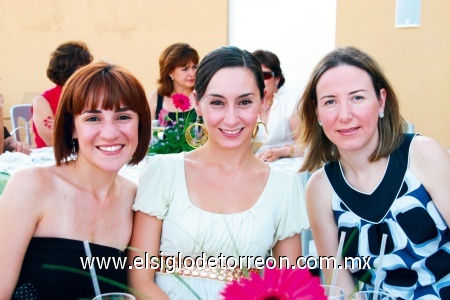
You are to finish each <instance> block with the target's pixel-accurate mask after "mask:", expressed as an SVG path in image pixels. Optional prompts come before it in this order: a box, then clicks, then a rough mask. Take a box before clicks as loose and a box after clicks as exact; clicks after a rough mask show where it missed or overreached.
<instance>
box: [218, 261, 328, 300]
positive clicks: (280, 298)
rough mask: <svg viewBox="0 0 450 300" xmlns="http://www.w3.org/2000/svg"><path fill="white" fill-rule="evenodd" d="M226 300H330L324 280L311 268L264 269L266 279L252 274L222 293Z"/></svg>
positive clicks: (228, 286) (229, 286) (230, 285)
mask: <svg viewBox="0 0 450 300" xmlns="http://www.w3.org/2000/svg"><path fill="white" fill-rule="evenodd" d="M221 294H222V296H223V299H225V300H244V299H246V300H267V299H273V300H288V299H289V300H326V299H327V297H326V296H325V292H324V289H323V288H322V287H321V286H320V279H319V278H318V277H315V276H312V275H311V274H310V272H309V271H308V269H279V268H266V269H264V277H261V276H260V275H259V274H256V273H251V274H250V277H247V278H243V279H241V280H240V281H239V282H237V281H233V282H232V283H230V284H229V285H227V286H226V287H225V289H224V290H223V291H222V292H221Z"/></svg>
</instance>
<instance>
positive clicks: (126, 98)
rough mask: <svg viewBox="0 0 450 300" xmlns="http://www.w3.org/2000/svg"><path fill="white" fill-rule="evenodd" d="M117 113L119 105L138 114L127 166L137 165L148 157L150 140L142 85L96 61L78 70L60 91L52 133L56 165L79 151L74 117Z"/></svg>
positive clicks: (130, 75) (129, 75)
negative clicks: (93, 112)
mask: <svg viewBox="0 0 450 300" xmlns="http://www.w3.org/2000/svg"><path fill="white" fill-rule="evenodd" d="M99 105H101V107H100V108H101V109H106V110H117V109H119V108H120V106H121V105H124V106H126V107H127V108H129V109H130V110H132V111H133V112H135V113H137V114H138V117H139V127H138V145H137V149H136V151H135V152H134V154H133V156H132V157H131V160H130V161H129V163H128V164H129V165H135V164H138V163H139V162H140V161H141V160H142V159H143V158H144V157H145V155H146V154H147V150H148V146H149V143H150V137H151V134H150V132H151V127H150V126H151V120H150V109H149V107H148V102H147V97H146V95H145V91H144V89H143V87H142V85H141V83H140V82H139V81H138V80H137V79H136V78H135V77H134V76H133V75H132V74H131V73H130V72H129V71H127V70H126V69H125V68H123V67H120V66H117V65H113V64H110V63H107V62H96V63H92V64H89V65H87V66H84V67H82V68H80V69H79V70H78V71H76V72H75V73H74V74H73V76H72V77H70V78H69V80H68V81H67V83H66V85H65V86H64V88H63V91H62V94H61V99H60V102H59V105H58V110H57V112H56V119H55V129H54V133H53V140H54V141H55V143H54V151H55V159H56V164H57V165H58V166H59V165H61V163H62V162H64V161H67V159H68V158H69V157H70V156H71V155H73V154H74V155H76V154H77V153H78V151H79V149H78V141H77V140H76V139H73V138H72V135H73V132H74V129H75V125H74V117H75V116H76V115H79V114H81V113H82V112H83V111H84V110H86V109H91V110H95V109H98V108H99Z"/></svg>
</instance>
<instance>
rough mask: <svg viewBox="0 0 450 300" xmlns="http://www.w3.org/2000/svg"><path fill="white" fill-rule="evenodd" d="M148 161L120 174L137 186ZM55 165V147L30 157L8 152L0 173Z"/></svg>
mask: <svg viewBox="0 0 450 300" xmlns="http://www.w3.org/2000/svg"><path fill="white" fill-rule="evenodd" d="M146 161H147V160H146V159H144V160H143V161H142V162H141V163H139V164H138V165H137V166H132V167H131V166H127V165H126V166H124V167H122V169H120V171H119V174H120V175H122V176H124V177H126V178H128V179H129V180H131V181H133V182H135V183H136V184H137V182H138V180H139V176H140V174H141V171H142V168H143V166H144V165H145V162H146ZM54 164H55V156H54V154H53V147H46V148H39V149H33V150H32V151H31V154H30V155H26V154H23V153H17V152H6V153H4V154H2V155H0V173H5V174H9V175H12V174H13V173H14V172H15V171H17V170H19V169H22V168H27V167H30V166H48V165H54Z"/></svg>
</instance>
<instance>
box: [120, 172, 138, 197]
mask: <svg viewBox="0 0 450 300" xmlns="http://www.w3.org/2000/svg"><path fill="white" fill-rule="evenodd" d="M117 184H118V185H119V189H120V194H121V196H122V197H123V198H125V199H127V200H131V201H134V198H136V191H137V185H136V183H134V182H132V181H131V180H129V179H127V178H125V177H123V176H117Z"/></svg>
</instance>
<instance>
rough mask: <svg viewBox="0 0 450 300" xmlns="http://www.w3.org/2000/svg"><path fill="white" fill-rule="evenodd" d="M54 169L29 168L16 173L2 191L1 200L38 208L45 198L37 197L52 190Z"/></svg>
mask: <svg viewBox="0 0 450 300" xmlns="http://www.w3.org/2000/svg"><path fill="white" fill-rule="evenodd" d="M54 176H55V172H54V167H53V166H52V167H29V168H24V169H21V170H18V171H16V172H15V173H14V174H13V175H12V176H11V178H10V179H9V180H8V183H7V185H6V187H5V190H4V191H3V195H2V198H3V199H8V200H11V201H14V202H16V203H17V204H18V205H21V203H30V204H32V206H36V205H37V206H39V205H41V204H42V201H43V199H44V198H45V197H38V195H43V194H45V193H47V192H48V191H51V190H53V188H52V186H51V185H52V182H53V180H52V178H53V177H54Z"/></svg>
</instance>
